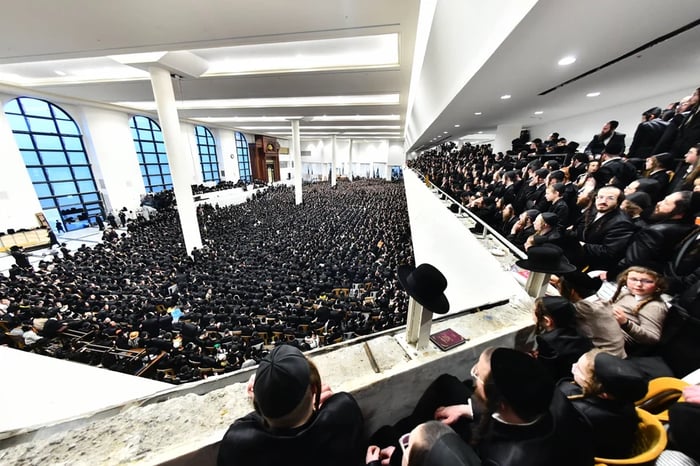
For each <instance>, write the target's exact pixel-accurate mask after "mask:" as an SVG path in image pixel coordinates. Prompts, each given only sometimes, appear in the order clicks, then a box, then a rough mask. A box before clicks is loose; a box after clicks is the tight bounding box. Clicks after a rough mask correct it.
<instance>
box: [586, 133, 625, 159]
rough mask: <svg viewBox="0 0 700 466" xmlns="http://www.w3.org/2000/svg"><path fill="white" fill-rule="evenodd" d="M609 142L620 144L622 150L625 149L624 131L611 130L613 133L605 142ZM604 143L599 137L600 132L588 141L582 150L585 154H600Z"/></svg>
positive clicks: (603, 148)
mask: <svg viewBox="0 0 700 466" xmlns="http://www.w3.org/2000/svg"><path fill="white" fill-rule="evenodd" d="M611 142H614V143H619V144H622V151H623V152H624V151H625V147H626V146H625V135H624V133H618V132H617V131H615V132H613V135H612V136H611V137H610V139H609V140H608V142H607V144H610V143H611ZM605 146H606V143H605V141H602V140H601V139H600V134H596V135H595V136H593V139H591V142H589V143H588V145H587V146H586V149H585V150H584V151H583V152H584V153H585V154H602V153H603V150H605Z"/></svg>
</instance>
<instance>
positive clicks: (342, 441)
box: [217, 345, 364, 466]
mask: <svg viewBox="0 0 700 466" xmlns="http://www.w3.org/2000/svg"><path fill="white" fill-rule="evenodd" d="M253 393H254V403H255V408H256V410H255V411H254V412H252V413H250V414H248V415H246V416H244V417H242V418H240V419H238V420H236V422H234V423H233V424H232V425H231V427H229V429H228V431H227V432H226V434H225V435H224V438H223V440H222V441H221V446H220V447H219V455H218V460H217V464H218V465H219V466H226V465H230V466H245V465H250V464H255V465H258V466H277V465H280V464H304V465H308V466H325V465H330V464H333V465H340V466H359V465H363V464H364V421H363V418H362V413H361V411H360V408H359V407H358V405H357V403H356V402H355V400H354V399H353V397H352V396H351V395H349V394H348V393H343V392H340V393H335V394H333V393H332V392H330V389H328V388H326V389H322V386H321V378H320V375H319V374H318V370H317V369H316V367H315V366H313V365H312V364H310V363H309V361H308V360H307V359H306V357H305V356H304V355H303V353H302V352H301V351H299V350H298V349H297V348H295V347H293V346H290V345H282V346H278V347H276V348H275V349H273V350H272V352H271V353H270V354H269V356H267V357H266V358H265V359H264V360H263V361H261V363H260V366H259V367H258V370H257V371H256V373H255V379H254V382H253Z"/></svg>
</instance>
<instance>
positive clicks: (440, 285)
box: [397, 264, 450, 314]
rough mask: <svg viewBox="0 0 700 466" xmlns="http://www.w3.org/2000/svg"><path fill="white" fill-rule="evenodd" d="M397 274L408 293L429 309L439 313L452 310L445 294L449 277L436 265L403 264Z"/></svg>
mask: <svg viewBox="0 0 700 466" xmlns="http://www.w3.org/2000/svg"><path fill="white" fill-rule="evenodd" d="M397 275H398V278H399V282H400V283H401V286H403V288H404V289H405V290H406V293H408V294H409V296H411V297H412V298H413V299H415V300H416V301H418V302H419V303H420V304H421V305H422V306H423V307H425V308H426V309H427V310H429V311H431V312H435V313H437V314H446V313H447V312H448V311H449V310H450V303H449V301H448V300H447V297H446V296H445V294H444V291H445V288H447V279H446V278H445V276H444V275H443V274H442V272H440V271H439V270H438V269H436V268H435V267H434V266H432V265H430V264H421V265H419V266H418V267H416V268H414V267H412V266H410V265H402V266H401V267H399V270H398V272H397Z"/></svg>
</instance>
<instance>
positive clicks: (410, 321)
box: [406, 298, 433, 350]
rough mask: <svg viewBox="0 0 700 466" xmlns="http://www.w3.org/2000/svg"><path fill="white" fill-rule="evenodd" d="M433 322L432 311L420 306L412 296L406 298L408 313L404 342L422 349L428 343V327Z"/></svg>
mask: <svg viewBox="0 0 700 466" xmlns="http://www.w3.org/2000/svg"><path fill="white" fill-rule="evenodd" d="M432 323H433V313H432V312H430V311H429V310H428V309H425V308H424V307H423V306H421V305H420V304H419V303H418V301H416V300H415V299H413V298H410V299H409V300H408V315H407V320H406V343H408V344H409V345H412V346H414V347H415V348H416V349H417V350H422V349H424V348H425V347H426V346H427V345H428V339H429V338H430V327H431V325H432Z"/></svg>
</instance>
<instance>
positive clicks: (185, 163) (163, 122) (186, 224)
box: [148, 67, 202, 254]
mask: <svg viewBox="0 0 700 466" xmlns="http://www.w3.org/2000/svg"><path fill="white" fill-rule="evenodd" d="M148 72H149V73H150V74H151V86H152V87H153V96H154V97H155V99H156V107H157V109H158V119H159V120H160V126H161V129H162V130H163V140H164V142H165V150H166V152H167V153H168V163H169V165H170V171H171V174H172V179H173V191H175V198H176V199H177V211H178V214H179V217H180V225H181V226H182V236H183V237H184V238H185V249H186V250H187V253H188V254H191V253H192V249H194V248H201V247H202V237H201V236H200V234H199V222H198V220H197V210H196V208H195V205H194V199H193V197H192V188H191V183H192V175H193V173H192V163H191V162H190V161H189V160H187V152H186V151H185V146H184V141H183V140H182V133H181V132H180V120H179V118H178V115H177V108H176V106H175V94H174V92H173V83H172V81H171V80H170V72H169V71H166V70H164V69H162V68H158V67H150V68H148Z"/></svg>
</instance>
